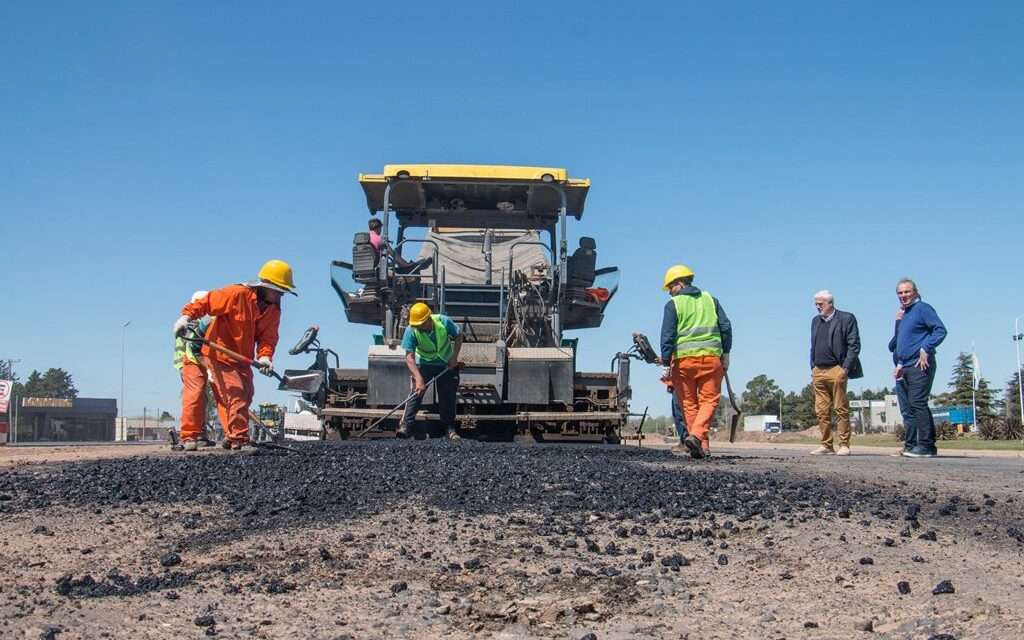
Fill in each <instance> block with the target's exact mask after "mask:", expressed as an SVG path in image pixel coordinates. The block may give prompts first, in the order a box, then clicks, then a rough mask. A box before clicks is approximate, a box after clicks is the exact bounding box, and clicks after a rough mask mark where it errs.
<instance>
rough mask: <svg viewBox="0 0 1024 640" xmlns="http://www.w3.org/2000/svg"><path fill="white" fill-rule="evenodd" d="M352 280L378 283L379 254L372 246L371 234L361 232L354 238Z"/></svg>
mask: <svg viewBox="0 0 1024 640" xmlns="http://www.w3.org/2000/svg"><path fill="white" fill-rule="evenodd" d="M352 279H353V280H355V281H356V282H362V283H368V282H376V281H377V252H376V251H374V250H373V245H372V244H370V234H369V233H368V232H366V231H361V232H359V233H357V234H355V236H353V238H352Z"/></svg>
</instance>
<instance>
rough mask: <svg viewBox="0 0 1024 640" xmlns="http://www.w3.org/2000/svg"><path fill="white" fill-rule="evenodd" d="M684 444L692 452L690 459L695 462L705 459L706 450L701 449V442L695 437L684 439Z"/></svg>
mask: <svg viewBox="0 0 1024 640" xmlns="http://www.w3.org/2000/svg"><path fill="white" fill-rule="evenodd" d="M683 444H684V445H686V448H687V449H689V450H690V457H691V458H693V459H695V460H700V459H701V458H703V457H704V450H703V449H702V448H701V444H700V440H698V439H697V438H696V437H695V436H686V437H685V438H684V439H683Z"/></svg>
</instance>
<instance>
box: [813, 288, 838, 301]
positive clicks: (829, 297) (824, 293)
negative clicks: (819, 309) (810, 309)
mask: <svg viewBox="0 0 1024 640" xmlns="http://www.w3.org/2000/svg"><path fill="white" fill-rule="evenodd" d="M818 298H824V299H825V300H828V301H829V302H835V297H833V295H832V292H831V291H829V290H828V289H822V290H821V291H819V292H818V293H816V294H814V299H815V300H817V299H818Z"/></svg>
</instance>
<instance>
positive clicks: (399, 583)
mask: <svg viewBox="0 0 1024 640" xmlns="http://www.w3.org/2000/svg"><path fill="white" fill-rule="evenodd" d="M294 449H295V452H286V451H266V450H264V451H261V453H260V455H256V456H249V457H229V456H224V455H217V454H215V453H200V454H191V455H185V454H182V455H176V456H153V457H136V458H118V459H111V460H99V461H90V462H81V463H72V464H66V465H63V466H60V467H53V468H50V469H47V470H44V471H39V470H31V471H24V470H9V471H5V472H0V495H3V496H5V498H6V499H5V500H3V502H2V503H0V506H2V508H3V509H4V510H5V511H6V512H7V513H12V514H32V513H34V512H42V511H45V510H47V509H49V508H51V507H57V506H59V507H63V508H71V509H82V510H85V511H86V512H89V513H92V514H102V516H100V517H108V516H109V517H117V514H119V513H125V512H131V513H134V514H139V513H140V512H144V513H146V512H148V513H155V512H156V511H163V512H166V510H167V509H174V510H175V511H174V512H175V513H182V512H183V515H181V516H180V518H179V520H178V523H179V524H180V532H179V533H176V534H170V533H169V534H168V539H167V540H165V542H166V545H164V547H163V548H161V549H159V550H156V551H155V552H154V554H153V560H154V566H153V570H154V571H157V572H159V571H160V568H158V567H162V573H158V574H147V575H142V576H140V577H137V578H132V577H131V576H128V575H125V574H122V573H121V572H120V571H119V570H118V569H112V570H110V571H109V572H108V573H107V574H106V575H104V576H103V577H102V578H100V579H95V578H93V577H92V576H91V575H81V576H79V577H75V576H74V575H68V574H64V575H61V577H60V578H59V579H58V580H57V581H56V582H55V583H54V584H53V585H52V589H53V592H55V593H56V594H57V595H59V596H63V597H67V598H95V597H111V596H117V597H133V596H139V595H143V594H146V593H149V592H150V591H163V592H165V597H167V599H169V600H173V599H177V597H178V596H177V592H176V590H179V589H183V588H187V587H189V586H190V585H192V584H194V583H204V582H208V581H210V580H211V579H212V578H211V576H215V575H216V576H223V577H224V580H226V581H227V582H226V584H227V585H228V586H227V587H225V588H224V590H223V592H224V593H225V594H232V593H237V592H238V591H239V590H240V589H251V590H252V591H256V592H260V593H264V594H268V595H271V596H273V595H277V594H284V593H288V592H290V591H294V590H296V589H299V588H302V587H303V586H304V585H306V584H312V583H314V582H315V581H316V580H323V579H324V576H328V575H329V576H330V577H331V579H332V580H335V579H343V578H344V576H346V574H347V573H349V572H352V571H354V570H355V569H357V568H359V567H360V566H363V567H365V566H367V565H368V564H369V563H370V553H371V552H376V553H384V554H386V555H388V556H389V557H391V558H394V559H395V561H397V562H398V564H399V566H401V567H405V568H410V573H409V574H408V575H406V574H401V575H400V574H399V573H395V574H394V575H389V574H386V573H382V574H380V575H379V576H377V577H378V578H379V580H380V581H382V584H383V586H382V587H381V588H380V594H379V597H380V598H382V599H383V601H385V602H388V601H398V602H401V601H403V599H406V598H410V597H424V598H425V602H426V603H427V606H428V608H429V609H430V610H431V611H432V612H433V614H432V615H435V616H440V617H445V618H446V619H461V620H464V621H465V622H466V624H465V625H464V626H465V627H466V629H468V630H470V631H473V632H477V631H481V630H482V629H484V628H485V627H484V626H482V625H485V624H499V623H508V622H510V621H515V620H523V619H525V618H526V617H528V616H527V613H526V612H525V611H524V610H523V608H524V607H527V605H525V604H522V602H524V601H523V600H522V599H521V600H520V605H519V607H518V608H517V606H516V604H515V603H514V602H512V600H513V598H514V596H516V595H517V594H518V596H520V597H522V598H526V601H528V600H529V598H528V595H529V594H530V592H531V590H532V587H531V586H530V584H531V583H530V577H529V576H528V573H527V572H526V571H525V570H514V569H513V570H509V569H508V568H507V566H506V565H503V566H505V568H504V569H502V571H501V573H500V575H498V576H497V578H495V579H496V580H501V581H504V582H503V583H502V584H503V585H504V586H503V587H502V589H504V592H499V590H498V589H494V590H492V591H493V599H492V600H491V601H488V602H483V601H474V602H470V601H469V600H468V599H467V597H459V598H455V599H452V600H451V601H450V602H444V601H441V600H440V599H438V598H437V597H436V594H437V593H441V592H445V593H452V592H459V593H466V594H468V591H467V589H468V588H467V587H466V584H468V583H467V578H468V577H472V578H473V579H478V578H479V577H481V576H488V575H493V574H495V569H494V567H496V566H498V564H499V562H500V558H498V557H497V555H498V552H497V551H496V550H498V549H499V548H500V550H501V552H502V553H506V554H508V553H512V554H517V555H519V556H520V558H521V560H520V561H521V562H522V563H523V565H522V566H523V567H524V569H525V567H526V566H527V564H526V563H527V562H539V563H541V565H542V566H543V574H544V575H545V576H546V577H547V579H549V580H556V581H563V582H564V584H565V585H566V589H567V591H566V598H565V601H564V602H561V603H560V604H559V606H558V608H557V609H556V610H553V611H547V612H546V613H545V612H540V613H538V614H537V615H539V616H541V618H542V619H543V618H544V616H547V618H548V619H549V621H550V622H558V623H559V624H577V623H578V624H588V623H598V622H600V621H602V620H606V619H607V618H608V617H609V615H610V614H609V613H608V612H609V611H611V610H612V609H613V608H614V606H621V604H622V603H624V602H628V601H637V600H641V599H643V598H645V597H647V595H648V594H650V593H651V592H655V591H657V592H658V593H659V594H661V595H666V596H669V597H672V598H675V599H677V600H678V599H682V601H684V602H685V601H686V598H688V597H690V596H689V595H688V594H686V593H684V592H678V593H669V592H666V591H665V590H666V589H674V588H675V587H673V586H672V583H671V581H665V580H659V578H658V576H668V577H670V578H671V577H672V576H674V575H678V574H680V573H681V572H682V573H686V572H687V571H694V570H698V571H725V570H733V568H734V567H733V564H731V562H730V554H732V553H733V552H734V550H735V548H734V547H733V545H734V544H736V541H743V542H744V543H745V544H746V546H747V548H750V547H751V546H755V547H757V548H759V549H763V550H765V551H766V552H770V550H771V548H772V547H773V546H774V545H775V544H776V542H777V540H778V539H779V538H780V533H779V532H780V530H781V531H785V530H786V529H787V528H794V527H797V526H798V525H800V524H803V523H811V524H812V525H814V524H815V523H820V524H821V526H822V527H824V526H825V525H826V524H827V523H828V522H840V521H849V522H850V523H859V524H860V525H863V526H864V527H867V526H868V525H869V524H871V523H875V524H881V525H883V526H884V527H885V528H886V530H888V531H891V533H890V534H888V535H887V536H885V537H880V538H879V540H878V545H879V547H880V548H882V547H893V546H897V545H903V544H910V543H911V542H913V543H914V544H918V545H924V544H928V543H933V544H934V543H936V541H937V540H939V539H940V538H941V537H942V536H944V535H945V533H943V531H944V529H943V523H944V522H949V521H952V520H955V519H957V518H959V517H961V516H964V515H966V514H969V515H971V516H973V515H976V514H978V513H979V511H982V510H991V509H993V508H996V504H995V501H994V500H992V499H991V498H990V497H989V496H985V501H984V502H983V503H980V504H979V503H977V502H976V501H974V500H972V499H965V498H961V497H959V496H956V495H953V496H948V497H943V498H942V499H941V500H939V499H937V498H936V497H935V494H933V493H929V492H928V491H925V490H914V489H908V490H906V491H896V490H886V489H883V488H881V487H880V485H878V484H870V483H865V484H862V485H859V486H857V485H851V484H850V483H848V482H841V481H839V480H835V481H833V480H829V479H828V478H823V477H821V476H815V477H802V476H799V475H794V474H787V473H779V472H777V471H764V470H759V469H757V468H751V467H746V466H744V465H743V464H742V462H741V461H737V460H732V459H729V458H727V457H717V458H712V459H710V460H703V461H693V460H690V459H688V458H681V457H677V456H674V455H672V454H671V453H669V452H667V451H664V450H650V449H645V450H638V449H629V448H625V447H605V446H594V447H585V446H546V445H545V446H522V445H518V444H507V445H506V444H494V443H477V442H474V441H470V440H463V441H460V442H449V441H446V440H438V441H425V442H411V441H377V442H342V443H300V444H296V445H294ZM211 511H215V512H216V515H215V516H211V515H209V513H210V512H211ZM368 519H371V520H374V519H375V520H374V522H376V523H377V524H378V525H380V526H382V527H386V529H381V530H380V531H379V532H373V531H371V532H369V533H368V532H366V530H365V529H362V530H359V531H358V533H356V534H353V533H351V532H350V531H347V530H346V529H347V528H349V527H353V528H355V525H356V523H359V522H366V521H367V520H368ZM302 528H307V529H318V530H327V531H332V532H335V533H334V534H333V537H332V538H331V539H330V540H327V541H325V540H317V541H316V542H314V543H313V546H312V547H311V548H310V549H309V550H308V555H307V556H304V557H291V558H289V559H288V560H287V562H283V561H282V562H281V563H278V565H275V566H268V565H267V564H265V563H262V560H261V558H259V557H255V556H258V555H259V554H258V553H257V554H255V556H250V555H246V556H234V557H231V558H228V559H226V561H225V562H223V563H222V564H218V565H216V566H214V565H207V566H205V567H203V568H198V569H197V568H193V566H192V565H191V563H190V560H191V558H192V557H193V556H194V555H195V554H197V552H200V551H202V550H203V549H215V548H217V546H218V545H220V544H221V543H224V542H231V541H237V540H238V539H239V538H240V537H242V538H247V539H252V540H254V541H255V540H260V539H262V537H263V536H267V537H269V536H272V535H273V534H275V533H278V532H288V531H291V530H294V529H302ZM388 530H390V531H403V530H408V531H410V532H414V531H417V532H418V533H417V534H416V535H418V536H419V538H417V537H416V535H410V537H409V539H408V540H407V541H406V542H404V543H393V542H391V541H385V539H386V538H387V539H388V540H390V538H388V536H387V531H388ZM1018 530H1019V525H1018V529H1013V532H1018ZM425 531H426V532H428V533H426V534H424V532H425ZM1004 531H1005V529H1004ZM33 533H34V534H36V535H40V536H52V535H53V534H52V532H51V531H50V530H49V529H47V528H46V527H42V526H40V527H37V530H35V531H33ZM378 535H380V538H378ZM437 535H440V536H442V537H441V538H438V539H437V542H438V544H437V545H434V546H432V545H430V541H429V536H437ZM424 538H427V539H424ZM839 540H840V541H845V537H844V536H839ZM680 543H688V544H685V545H683V544H680ZM1007 543H1008V544H1019V542H1018V541H1017V540H1016V539H1015V536H1014V535H1013V533H1012V532H1011V533H1009V535H1007ZM325 545H326V546H325ZM257 547H258V548H259V549H263V548H264V545H263V543H257ZM442 549H443V550H442ZM270 550H271V551H280V553H281V554H282V555H285V552H284V551H283V546H282V547H281V548H280V549H279V550H274V549H270ZM510 550H511V551H510ZM669 550H671V551H669ZM922 553H926V552H922ZM907 559H908V561H909V560H910V558H909V557H908V558H907ZM913 561H914V562H919V561H920V562H928V561H930V558H928V559H926V558H923V557H921V556H919V555H916V556H915V557H914V558H913ZM388 562H389V563H390V564H389V565H388V566H395V563H394V562H392V561H391V560H389V561H388ZM693 565H696V567H694V566H693ZM853 565H857V566H858V567H859V570H865V569H870V570H875V569H876V567H875V565H876V561H875V559H874V558H872V557H869V556H864V557H861V558H860V560H859V561H858V560H857V559H856V556H854V557H853V558H851V571H854V572H855V571H856V570H855V569H853V568H852V566H853ZM183 567H184V569H182V568H183ZM412 569H415V571H413V570H412ZM881 569H883V570H884V569H885V567H882V568H881ZM889 570H890V571H892V573H893V578H892V581H891V585H892V586H891V592H892V596H893V597H901V596H906V595H907V594H910V593H911V585H910V584H909V583H908V582H906V581H905V580H902V579H901V577H900V575H899V569H898V567H890V568H889ZM417 571H418V572H419V573H417ZM777 572H778V574H779V579H780V580H783V581H785V580H791V579H793V575H792V573H790V571H789V570H788V569H787V568H784V567H779V568H778V570H777ZM424 573H425V574H428V575H429V578H428V582H429V584H430V585H431V589H432V591H431V592H430V593H428V594H426V595H424V594H423V593H422V588H421V586H420V583H419V582H416V581H415V580H414V579H415V578H418V577H419V576H420V575H422V574H424ZM305 574H308V575H309V576H311V577H307V578H305V579H304V578H303V576H304V575H305ZM236 576H244V580H243V579H241V578H239V579H237V580H236ZM408 576H412V578H410V577H408ZM399 578H401V579H399ZM595 582H599V583H601V584H603V585H606V587H604V588H605V590H606V592H607V593H608V598H609V601H608V602H604V603H602V602H594V601H592V600H589V599H586V598H583V599H576V600H573V590H574V589H575V590H578V591H579V592H580V593H582V591H583V590H584V587H586V586H587V585H588V584H592V583H595ZM839 582H840V578H839V577H837V583H839ZM933 584H934V583H933ZM914 589H915V590H916V589H918V585H914ZM920 589H921V590H923V591H931V585H929V586H928V587H927V588H926V586H925V585H920ZM460 590H461V591H460ZM663 592H664V593H663ZM954 592H955V591H954V588H953V585H952V583H951V582H950V581H948V580H944V581H943V582H942V583H940V584H939V585H937V586H935V589H934V591H932V593H934V594H936V596H939V594H951V593H954ZM410 594H412V595H410ZM577 595H579V594H577ZM611 602H615V603H617V604H616V605H612V604H610V603H611ZM537 606H538V607H540V606H541V605H537ZM531 615H532V614H531ZM197 619H200V618H197ZM211 620H212V618H209V619H208V618H207V617H206V616H205V615H204V616H202V617H201V621H202V622H203V624H202V625H200V623H199V622H196V623H195V624H196V626H206V627H208V628H212V627H213V626H214V625H213V623H212V622H211ZM208 622H209V624H207V623H208ZM817 624H818V623H817V622H815V621H807V623H806V624H805V625H804V628H806V629H812V628H817V627H816V625H817ZM862 626H864V627H865V628H866V629H870V627H871V622H870V621H867V622H865V623H863V625H862ZM488 628H489V627H488Z"/></svg>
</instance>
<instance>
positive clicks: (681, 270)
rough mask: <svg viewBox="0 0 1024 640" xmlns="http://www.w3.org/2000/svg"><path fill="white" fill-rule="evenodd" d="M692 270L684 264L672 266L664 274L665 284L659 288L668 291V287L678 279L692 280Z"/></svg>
mask: <svg viewBox="0 0 1024 640" xmlns="http://www.w3.org/2000/svg"><path fill="white" fill-rule="evenodd" d="M692 277H693V269H691V268H690V267H688V266H686V265H685V264H674V265H672V266H671V267H669V268H668V271H666V272H665V283H664V284H662V285H661V288H662V289H664V290H665V291H668V285H670V284H672V283H673V282H675V281H676V280H678V279H680V278H692Z"/></svg>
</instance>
